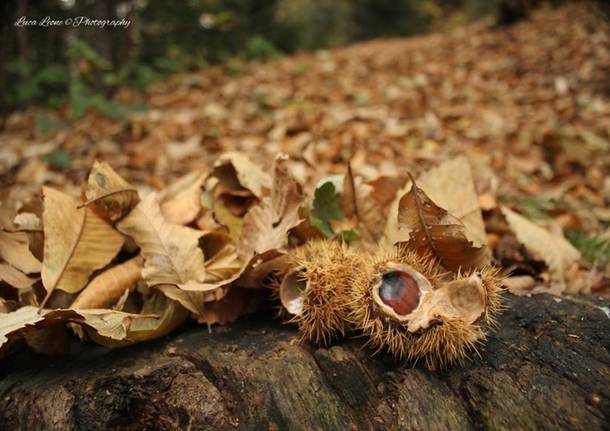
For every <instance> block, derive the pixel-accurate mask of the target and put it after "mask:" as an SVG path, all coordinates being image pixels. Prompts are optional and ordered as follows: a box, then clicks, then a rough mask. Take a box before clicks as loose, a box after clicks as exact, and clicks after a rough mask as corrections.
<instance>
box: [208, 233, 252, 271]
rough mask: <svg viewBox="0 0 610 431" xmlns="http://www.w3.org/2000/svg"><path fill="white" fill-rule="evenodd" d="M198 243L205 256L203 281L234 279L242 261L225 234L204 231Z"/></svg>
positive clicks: (241, 265)
mask: <svg viewBox="0 0 610 431" xmlns="http://www.w3.org/2000/svg"><path fill="white" fill-rule="evenodd" d="M199 245H200V247H201V248H202V250H203V255H204V258H205V262H204V266H205V271H206V274H205V279H204V282H206V283H214V282H219V281H223V280H225V281H226V280H234V279H235V278H236V276H237V275H238V274H239V273H240V272H241V270H242V267H243V263H242V261H241V259H240V258H239V256H238V255H237V250H236V249H235V245H234V244H233V242H232V241H231V238H230V237H229V236H228V235H227V234H225V233H223V232H220V231H216V232H206V233H204V234H203V235H202V236H201V239H200V240H199Z"/></svg>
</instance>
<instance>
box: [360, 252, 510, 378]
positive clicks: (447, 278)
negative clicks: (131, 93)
mask: <svg viewBox="0 0 610 431" xmlns="http://www.w3.org/2000/svg"><path fill="white" fill-rule="evenodd" d="M358 275H359V276H358V277H356V278H355V282H354V283H353V284H351V286H350V288H349V289H348V295H349V296H350V300H349V301H348V305H349V308H350V311H349V315H348V320H349V321H350V323H351V325H353V326H354V327H355V328H357V329H359V330H361V331H362V332H363V333H364V334H365V335H366V336H367V337H368V338H369V340H368V343H367V344H370V345H371V346H373V347H374V348H376V349H377V350H378V351H379V350H387V351H388V352H390V353H391V354H392V355H393V356H394V357H396V358H397V359H407V360H410V361H414V362H416V361H420V360H423V361H425V364H426V366H427V367H428V368H431V369H436V368H438V367H445V366H448V365H450V364H452V363H454V362H461V361H463V360H464V359H465V358H466V357H467V356H468V354H469V353H471V352H476V349H477V346H478V345H479V344H480V343H481V342H483V341H484V340H485V337H486V335H485V330H484V329H485V327H486V326H492V325H493V324H494V317H495V315H496V314H497V313H498V311H499V310H500V308H501V300H500V295H499V292H500V280H499V277H498V270H497V269H495V268H491V267H490V268H485V269H483V270H481V271H478V272H472V273H468V274H457V275H456V274H450V273H446V272H445V271H444V270H443V269H442V267H441V266H440V265H438V264H437V263H436V261H435V260H434V259H432V258H427V257H421V256H418V255H417V254H415V253H414V252H412V251H409V250H407V249H404V248H403V249H399V250H397V251H396V252H395V253H391V254H382V255H380V256H377V257H376V258H375V259H374V260H373V261H372V263H371V264H369V265H368V267H367V269H366V270H365V271H362V272H360V273H359V274H358Z"/></svg>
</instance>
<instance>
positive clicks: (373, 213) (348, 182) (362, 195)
mask: <svg viewBox="0 0 610 431" xmlns="http://www.w3.org/2000/svg"><path fill="white" fill-rule="evenodd" d="M404 182H405V179H404V177H384V176H382V177H379V178H377V179H376V180H373V181H369V182H366V183H365V182H363V181H362V178H360V177H357V178H354V176H353V173H352V168H351V165H350V164H348V167H347V172H346V173H345V176H344V178H343V193H342V194H341V207H342V209H343V214H344V216H345V219H346V220H347V221H349V224H350V225H351V226H352V227H356V229H357V231H358V233H359V234H360V236H361V237H362V239H363V240H364V241H366V242H368V243H370V244H375V243H377V242H378V241H379V240H380V238H381V236H382V234H383V232H384V229H385V225H386V222H387V218H388V212H389V208H390V204H391V203H392V201H393V200H394V199H395V197H396V193H397V192H398V190H399V189H400V188H401V187H402V185H403V184H404Z"/></svg>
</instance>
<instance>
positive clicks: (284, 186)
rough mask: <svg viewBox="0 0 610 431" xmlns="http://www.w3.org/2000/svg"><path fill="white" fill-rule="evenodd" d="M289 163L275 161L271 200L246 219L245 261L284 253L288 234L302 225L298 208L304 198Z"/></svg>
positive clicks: (282, 157)
mask: <svg viewBox="0 0 610 431" xmlns="http://www.w3.org/2000/svg"><path fill="white" fill-rule="evenodd" d="M287 160H288V157H287V156H286V155H282V154H280V155H278V156H277V157H276V158H275V160H274V163H273V187H272V193H271V196H270V197H265V198H263V199H262V201H261V202H260V203H259V204H258V205H256V206H254V207H252V208H251V209H250V211H248V213H247V214H246V217H245V218H244V224H243V227H242V235H241V246H240V253H241V254H242V256H244V257H246V258H250V257H252V256H254V255H260V254H262V253H265V252H266V251H269V250H283V249H284V248H285V247H286V246H287V244H288V232H289V231H290V229H292V228H294V227H295V226H297V225H298V224H299V223H300V222H301V218H300V216H299V208H300V207H301V205H302V204H303V202H304V196H303V192H302V190H301V186H300V185H299V184H298V183H297V182H296V181H295V180H294V178H292V176H291V175H290V173H289V172H288V167H287V164H286V161H287Z"/></svg>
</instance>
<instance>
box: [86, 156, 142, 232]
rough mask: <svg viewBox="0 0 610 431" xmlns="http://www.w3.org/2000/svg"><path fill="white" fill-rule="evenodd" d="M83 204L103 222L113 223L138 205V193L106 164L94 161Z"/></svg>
mask: <svg viewBox="0 0 610 431" xmlns="http://www.w3.org/2000/svg"><path fill="white" fill-rule="evenodd" d="M84 200H85V202H84V203H83V204H82V206H88V207H91V208H92V209H93V210H94V211H95V212H96V213H97V214H98V215H99V216H100V217H102V218H103V219H104V220H107V221H110V222H111V223H115V222H117V221H118V220H121V219H122V218H123V217H125V216H126V215H127V214H129V212H130V211H131V210H132V209H133V208H134V207H135V206H136V205H137V204H138V202H139V201H140V198H139V197H138V191H137V190H136V189H135V188H134V187H133V186H132V185H130V184H129V183H128V182H127V181H125V180H124V179H123V178H121V176H120V175H119V174H117V173H116V172H115V171H114V170H113V169H112V168H111V167H110V165H109V164H108V163H106V162H102V163H100V162H98V161H95V162H94V163H93V168H92V169H91V172H90V173H89V177H88V179H87V185H86V188H85V190H84Z"/></svg>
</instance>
